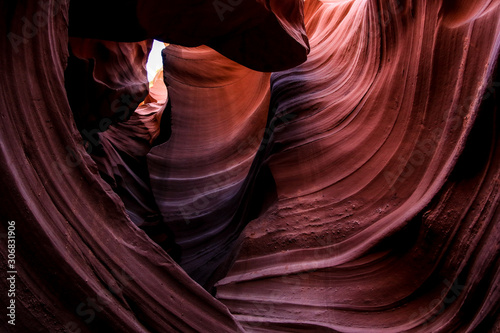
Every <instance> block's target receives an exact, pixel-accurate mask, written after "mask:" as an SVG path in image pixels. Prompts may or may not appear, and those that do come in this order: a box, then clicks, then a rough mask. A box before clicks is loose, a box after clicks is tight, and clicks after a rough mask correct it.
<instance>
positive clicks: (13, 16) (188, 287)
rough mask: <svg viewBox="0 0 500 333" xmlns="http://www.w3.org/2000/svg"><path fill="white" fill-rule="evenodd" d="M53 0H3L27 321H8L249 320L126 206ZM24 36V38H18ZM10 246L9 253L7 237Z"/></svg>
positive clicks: (12, 174)
mask: <svg viewBox="0 0 500 333" xmlns="http://www.w3.org/2000/svg"><path fill="white" fill-rule="evenodd" d="M40 3H42V4H45V3H44V2H40ZM48 4H49V5H48V7H44V8H41V7H39V6H38V3H36V2H27V3H24V4H23V5H22V6H21V5H18V4H17V3H16V4H9V5H6V4H5V3H3V4H2V5H1V8H2V10H1V12H0V13H1V16H2V22H3V23H2V24H1V27H0V34H1V35H2V36H9V37H8V38H2V39H1V40H0V50H2V51H1V54H0V68H2V71H3V72H2V75H1V78H0V82H1V83H0V86H1V87H2V90H1V94H2V96H1V98H0V117H1V119H2V121H1V122H0V158H1V163H0V172H1V174H2V177H1V178H0V179H1V183H0V184H1V187H2V191H1V195H0V218H1V219H2V223H1V229H0V232H1V233H2V235H5V234H6V232H7V221H10V220H14V221H16V245H17V246H16V248H17V252H16V264H15V268H16V269H17V275H16V288H17V289H16V291H17V292H16V297H15V300H16V315H17V321H16V326H15V327H14V326H10V325H7V323H6V320H2V324H1V325H2V330H3V331H6V330H9V331H12V329H15V330H14V331H15V332H37V331H44V332H46V331H57V332H62V331H72V332H74V331H79V330H78V329H80V330H81V332H147V331H156V332H172V331H191V332H200V331H204V330H210V331H214V332H219V331H220V332H234V331H240V326H239V324H238V323H236V321H235V320H234V319H233V317H232V316H231V314H230V313H229V312H228V310H227V308H226V307H225V306H223V305H222V304H221V303H220V302H218V301H216V300H215V299H214V298H212V297H211V296H210V295H209V294H208V293H207V292H206V291H205V290H203V289H202V288H201V287H200V286H199V285H198V284H196V283H195V282H193V281H192V280H191V279H190V278H189V277H188V275H187V274H186V273H185V272H184V271H182V269H181V268H180V267H179V266H178V265H177V264H176V263H175V262H173V261H172V259H171V258H170V257H169V256H168V255H167V254H166V253H165V252H164V251H163V250H162V249H161V248H160V247H159V246H157V245H156V244H155V243H153V242H152V241H151V240H150V239H149V238H148V237H147V236H146V235H145V233H144V232H142V231H141V230H140V229H138V228H137V227H136V226H135V225H134V224H133V223H132V222H131V221H130V220H129V219H128V218H127V217H126V213H125V209H124V207H123V203H122V201H121V200H120V198H119V197H118V196H117V195H116V194H115V193H114V192H113V191H112V189H111V188H110V186H109V185H108V184H107V183H105V182H104V181H103V180H102V179H101V178H100V176H99V174H98V170H97V167H96V165H95V163H94V162H93V161H92V159H91V158H90V156H89V155H88V154H86V153H85V150H84V148H83V146H82V145H81V144H80V142H81V139H80V135H79V133H78V131H77V128H76V126H75V124H74V122H73V120H72V112H71V110H70V107H69V103H68V101H67V99H66V91H65V87H64V67H65V65H66V61H67V58H68V37H67V22H68V16H67V11H68V3H67V2H66V1H57V2H55V1H50V2H48ZM47 11H48V12H47ZM40 12H42V13H43V14H44V15H46V17H48V18H49V20H48V23H47V24H38V25H37V29H36V32H33V31H32V33H31V34H27V30H26V29H27V28H23V22H25V21H26V20H31V18H36V17H37V16H36V15H39V13H40ZM37 13H38V14H37ZM23 17H24V18H25V19H23ZM26 18H27V19H26ZM38 22H40V21H38ZM8 33H9V35H7V34H8ZM16 36H22V37H19V38H25V39H24V40H21V42H20V43H18V44H15V41H16V40H14V39H13V38H17V37H16ZM68 150H71V151H73V154H74V156H75V157H76V158H77V161H79V163H75V161H74V159H73V157H72V156H71V154H69V153H68ZM0 253H1V257H2V262H6V261H7V250H6V246H2V247H1V251H0ZM0 277H1V279H2V281H6V270H5V269H2V271H1V273H0ZM0 286H1V290H0V292H1V293H2V295H4V296H5V295H7V290H6V287H7V286H6V283H2V284H0ZM6 299H7V298H6V297H2V300H6ZM2 304H4V303H3V301H2ZM4 305H5V304H4ZM5 307H6V305H5Z"/></svg>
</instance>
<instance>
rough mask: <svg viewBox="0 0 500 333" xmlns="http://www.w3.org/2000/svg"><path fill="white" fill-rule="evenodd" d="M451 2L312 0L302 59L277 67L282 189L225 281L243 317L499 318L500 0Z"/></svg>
mask: <svg viewBox="0 0 500 333" xmlns="http://www.w3.org/2000/svg"><path fill="white" fill-rule="evenodd" d="M468 7H471V6H468ZM441 13H442V15H444V17H443V16H440V15H439V14H440V7H439V6H437V5H431V4H424V3H420V2H411V3H410V2H406V3H402V4H399V5H398V2H396V1H393V2H386V3H382V4H380V3H376V2H372V1H368V2H361V1H306V11H305V17H306V28H307V32H308V36H309V38H310V44H311V53H310V55H309V58H308V61H307V62H306V63H304V64H302V65H300V66H297V67H295V68H293V69H291V70H288V71H284V72H281V73H276V74H273V76H272V96H273V105H274V106H276V108H277V111H276V116H275V117H283V116H284V115H287V114H288V115H294V116H295V118H294V119H293V120H292V121H291V122H290V123H288V124H286V125H285V126H280V127H278V128H277V129H276V131H275V134H274V137H273V140H272V143H271V144H270V145H268V147H267V148H266V150H267V151H268V152H269V157H268V158H267V161H268V163H269V166H270V169H271V172H272V174H273V177H274V179H275V181H276V187H277V194H278V197H279V200H278V201H277V202H276V203H275V204H274V205H273V206H272V207H271V208H270V209H269V210H268V211H266V213H265V214H263V215H262V216H260V217H259V218H258V219H257V220H254V221H252V222H251V223H250V224H249V225H248V226H247V228H246V230H245V232H244V239H243V245H242V250H241V252H240V254H239V256H238V258H237V260H236V263H235V264H234V266H233V267H232V269H231V271H230V272H229V273H228V275H227V277H226V278H225V279H223V280H222V281H220V282H219V283H218V293H217V298H219V299H220V300H222V301H223V302H224V303H225V304H226V305H227V306H228V307H229V309H230V311H231V312H232V313H234V314H235V316H236V318H237V319H238V320H239V321H240V322H242V323H243V324H244V327H245V328H247V329H248V330H249V331H258V332H267V331H272V332H276V331H294V332H299V331H300V332H302V331H304V332H305V331H311V330H314V331H340V332H372V331H377V332H406V331H415V332H428V331H433V332H434V331H439V332H450V331H455V330H456V329H457V328H460V331H480V332H486V331H494V328H493V327H494V325H498V322H496V320H497V315H498V301H499V296H498V293H496V292H495V288H496V287H495V286H496V285H497V284H498V282H499V281H498V272H499V271H498V254H499V252H498V239H499V238H498V237H499V236H500V234H499V229H498V223H499V215H498V204H499V198H500V197H499V187H498V186H499V168H498V163H499V155H498V153H499V150H498V143H499V141H498V139H499V138H498V129H497V125H498V120H497V118H496V116H495V113H496V108H495V107H494V102H492V100H493V98H492V96H491V92H490V91H488V90H491V89H492V85H491V81H490V79H491V75H492V72H493V69H494V65H495V62H496V60H497V56H498V51H499V45H500V44H499V43H500V34H499V33H500V30H499V28H500V26H499V25H498V22H499V21H498V17H499V10H498V6H496V7H495V8H494V9H491V10H490V11H489V12H488V13H482V12H481V13H477V14H474V15H476V16H477V17H478V18H477V19H475V20H472V21H468V20H465V19H463V20H462V24H460V25H459V26H457V27H453V28H450V27H448V25H449V23H450V22H451V21H452V20H453V21H454V22H455V24H453V26H455V25H456V24H458V22H457V20H456V19H455V18H451V17H449V16H453V17H455V16H456V14H455V13H454V12H453V13H452V12H450V11H449V10H447V11H443V12H441ZM466 15H467V16H470V15H472V14H468V13H467V14H466ZM464 16H465V14H464ZM486 36H488V37H486ZM482 96H485V99H484V101H482ZM481 103H483V108H482V109H481V111H479V109H480V108H479V106H480V105H481ZM495 244H496V245H495ZM465 313H467V315H465ZM495 322H496V324H495ZM496 327H497V329H498V326H496Z"/></svg>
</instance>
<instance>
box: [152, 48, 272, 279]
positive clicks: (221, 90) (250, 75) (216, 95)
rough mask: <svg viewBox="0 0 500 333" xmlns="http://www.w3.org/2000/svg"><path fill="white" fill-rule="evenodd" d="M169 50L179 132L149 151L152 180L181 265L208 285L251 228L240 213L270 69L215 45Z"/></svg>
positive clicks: (266, 97)
mask: <svg viewBox="0 0 500 333" xmlns="http://www.w3.org/2000/svg"><path fill="white" fill-rule="evenodd" d="M163 57H164V75H165V83H166V85H167V87H168V92H169V100H170V103H171V105H172V136H171V138H170V139H169V140H168V141H167V142H166V143H165V144H162V145H160V146H158V147H155V148H153V149H152V151H151V153H150V154H149V156H148V162H149V170H150V175H151V185H152V188H153V192H154V196H155V198H156V200H157V203H158V206H159V208H160V211H161V213H162V214H163V217H164V218H165V221H166V223H167V224H168V226H169V228H170V229H172V231H173V232H174V234H175V236H176V243H177V244H178V245H179V246H180V247H181V249H182V257H181V261H180V265H181V266H182V267H183V268H184V269H185V270H186V272H188V273H189V274H190V276H191V277H193V278H194V279H195V280H196V281H198V282H199V283H200V284H202V285H206V284H207V282H208V281H209V279H210V278H211V275H212V274H213V272H214V271H215V270H216V268H217V267H218V266H219V265H220V264H221V263H222V262H224V260H225V259H226V257H227V254H228V253H229V252H230V249H232V243H233V241H234V240H235V239H236V238H237V237H238V235H239V233H240V232H241V229H242V228H243V226H242V225H241V223H238V222H237V221H236V223H234V222H235V219H234V217H235V214H236V211H237V208H238V206H239V204H240V202H241V200H242V195H243V193H244V191H245V190H246V186H245V184H244V180H245V178H246V176H247V174H248V171H249V169H250V165H251V164H252V161H253V159H254V157H255V154H256V153H257V150H258V148H259V144H260V142H261V140H262V137H263V135H264V133H263V131H262V129H263V128H264V127H265V122H266V118H267V111H268V109H269V98H270V74H268V73H267V74H266V73H260V72H255V71H253V70H250V69H248V68H246V67H243V66H242V65H239V64H237V63H235V62H233V61H231V60H229V59H227V58H225V57H224V56H222V55H220V54H219V53H217V52H215V51H213V50H212V49H209V48H208V47H198V48H185V47H180V46H173V45H171V46H168V47H167V48H165V49H164V51H163ZM231 222H233V223H231ZM212 284H213V282H212Z"/></svg>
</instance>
